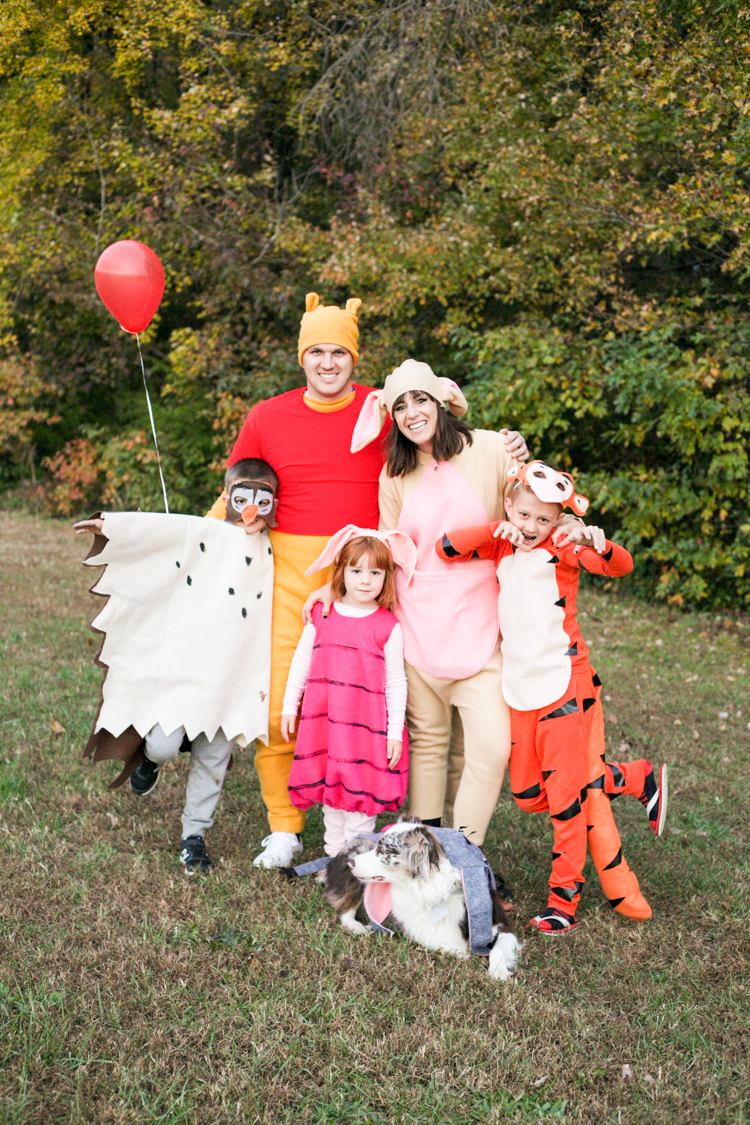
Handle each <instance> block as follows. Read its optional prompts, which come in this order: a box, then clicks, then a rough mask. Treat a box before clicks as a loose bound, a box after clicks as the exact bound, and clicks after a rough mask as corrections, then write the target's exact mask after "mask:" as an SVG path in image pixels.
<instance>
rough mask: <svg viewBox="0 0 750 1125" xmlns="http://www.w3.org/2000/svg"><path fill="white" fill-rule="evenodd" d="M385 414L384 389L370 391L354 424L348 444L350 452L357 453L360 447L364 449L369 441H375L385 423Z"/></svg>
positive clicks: (386, 412)
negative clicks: (350, 441)
mask: <svg viewBox="0 0 750 1125" xmlns="http://www.w3.org/2000/svg"><path fill="white" fill-rule="evenodd" d="M387 414H388V411H387V410H386V406H385V391H370V393H369V395H368V396H367V398H366V399H365V401H364V402H363V403H362V409H361V410H360V412H359V417H358V418H357V421H356V424H355V426H354V432H353V433H352V443H351V446H350V450H351V452H352V453H359V451H360V449H364V448H365V446H366V445H369V444H370V442H371V441H375V438H376V437H378V436H379V434H380V431H381V430H382V429H383V426H384V425H385V419H386V415H387Z"/></svg>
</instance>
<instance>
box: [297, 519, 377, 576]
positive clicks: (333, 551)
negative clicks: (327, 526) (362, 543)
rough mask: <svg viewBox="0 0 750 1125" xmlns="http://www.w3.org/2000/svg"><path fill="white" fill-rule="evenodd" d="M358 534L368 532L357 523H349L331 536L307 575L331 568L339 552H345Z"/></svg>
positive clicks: (308, 569)
mask: <svg viewBox="0 0 750 1125" xmlns="http://www.w3.org/2000/svg"><path fill="white" fill-rule="evenodd" d="M358 534H366V531H363V529H362V528H359V527H357V525H356V524H355V523H348V524H347V525H346V527H342V528H341V530H340V531H337V532H336V534H335V535H332V536H331V538H330V539H329V540H328V542H327V543H326V545H325V547H324V548H323V550H322V552H321V553H320V554H319V555H318V557H317V559H316V560H315V562H314V563H313V564H312V565H311V566H308V568H307V570H306V571H305V574H306V575H308V574H315V572H316V571H318V570H323V569H324V568H325V567H327V566H330V565H331V563H332V562H334V561H335V559H336V556H337V555H338V553H339V551H341V550H343V548H344V547H345V546H346V544H347V543H348V542H349V540H350V539H354V538H355V537H356V536H357V535H358Z"/></svg>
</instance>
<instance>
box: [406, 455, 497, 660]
mask: <svg viewBox="0 0 750 1125" xmlns="http://www.w3.org/2000/svg"><path fill="white" fill-rule="evenodd" d="M488 522H489V516H488V514H487V512H486V510H485V507H484V505H483V504H482V502H481V501H480V500H479V498H478V497H477V495H476V494H475V493H474V492H473V491H472V490H471V488H469V486H468V484H467V483H466V481H465V480H464V478H463V477H462V476H461V474H460V473H459V472H458V471H457V470H456V469H455V468H454V467H453V465H451V464H450V462H448V461H441V462H439V463H438V462H430V464H429V465H428V466H427V468H426V469H425V472H424V474H423V476H422V479H421V480H420V482H419V484H418V485H417V487H416V488H415V489H414V491H413V493H412V494H411V496H410V497H409V499H408V500H407V501H406V503H405V504H404V506H403V508H402V510H401V516H400V518H399V521H398V528H399V531H405V532H406V533H407V535H410V536H411V537H412V539H413V540H414V542H415V543H416V545H417V569H416V570H415V572H414V577H413V578H412V580H411V582H410V583H409V584H408V585H407V583H406V580H405V578H404V576H403V574H402V572H401V571H400V570H398V569H397V570H396V591H397V593H398V605H397V607H396V609H395V610H394V612H395V614H396V617H397V618H398V619H399V621H400V622H401V627H402V629H403V631H404V658H405V659H406V660H407V661H408V662H409V663H410V664H413V665H414V667H415V668H419V669H421V670H422V671H423V672H428V673H429V674H430V675H432V676H436V677H437V678H438V679H441V680H465V679H467V678H468V677H469V676H473V675H475V674H476V673H477V672H480V671H481V670H482V668H484V666H485V664H486V663H487V661H488V660H489V658H490V656H491V655H492V652H493V650H494V648H495V645H496V643H497V635H498V629H499V625H498V616H497V578H496V575H495V564H494V563H493V562H492V561H491V560H490V559H472V560H470V561H469V562H446V561H445V560H444V559H441V558H440V556H439V555H438V554H437V552H436V551H435V541H436V540H437V539H439V538H441V537H442V536H443V535H444V534H445V532H446V531H452V530H455V529H456V528H459V527H472V526H476V525H477V524H483V523H488Z"/></svg>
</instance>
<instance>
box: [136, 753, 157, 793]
mask: <svg viewBox="0 0 750 1125" xmlns="http://www.w3.org/2000/svg"><path fill="white" fill-rule="evenodd" d="M160 769H161V766H159V765H157V763H156V762H152V761H150V760H149V759H148V758H144V759H143V761H142V762H141V764H140V765H139V767H138V769H137V770H134V771H133V773H131V775H130V788H131V789H132V790H133V792H134V793H135V795H136V797H145V796H146V794H147V793H150V792H151V790H152V789H154V788H155V787H156V783H157V781H158V780H159V770H160Z"/></svg>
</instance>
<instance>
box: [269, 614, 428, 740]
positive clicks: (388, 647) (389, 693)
mask: <svg viewBox="0 0 750 1125" xmlns="http://www.w3.org/2000/svg"><path fill="white" fill-rule="evenodd" d="M376 609H377V607H376ZM376 609H361V608H360V607H359V606H356V607H355V606H349V605H342V603H341V602H334V603H333V605H332V606H331V612H332V613H334V612H335V613H340V614H341V616H342V617H369V616H370V615H371V614H373V613H375V612H376ZM314 644H315V626H314V625H313V624H312V623H310V624H309V625H305V628H304V629H303V630H302V636H301V637H300V639H299V644H298V645H297V648H296V650H295V653H294V656H293V657H292V663H291V666H290V668H289V676H288V677H287V681H286V691H285V692H284V702H283V704H282V708H281V710H282V712H283V714H284V715H296V714H297V711H298V709H299V704H300V700H301V699H302V694H303V692H304V690H305V687H306V686H307V677H308V676H309V675H310V663H311V661H312V654H313V645H314ZM383 656H384V657H385V707H386V713H387V715H388V732H387V737H388V738H390V739H395V740H396V741H398V742H400V741H401V740H402V739H403V737H404V718H405V716H406V672H405V671H404V634H403V632H402V630H401V626H400V625H399V624H398V623H397V624H396V625H395V626H394V628H393V632H392V633H391V635H390V637H389V638H388V640H387V641H386V642H385V644H384V646H383Z"/></svg>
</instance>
